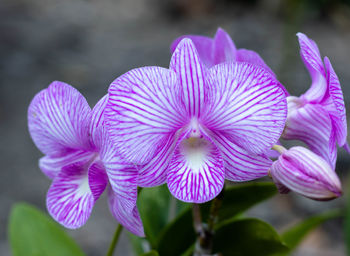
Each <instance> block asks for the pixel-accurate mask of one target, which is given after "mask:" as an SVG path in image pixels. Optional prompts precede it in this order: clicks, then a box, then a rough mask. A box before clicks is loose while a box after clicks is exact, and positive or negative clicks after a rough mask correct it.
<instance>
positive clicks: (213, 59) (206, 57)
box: [170, 28, 289, 95]
mask: <svg viewBox="0 0 350 256" xmlns="http://www.w3.org/2000/svg"><path fill="white" fill-rule="evenodd" d="M184 38H189V39H191V40H192V42H193V43H194V45H195V47H196V49H197V51H198V55H199V57H200V58H201V60H202V62H203V64H204V65H205V66H206V67H207V68H211V67H213V66H215V65H217V64H220V63H223V62H244V63H250V64H253V65H255V66H259V67H261V68H263V69H265V71H267V72H269V73H270V74H271V75H272V76H274V77H276V75H275V73H274V72H273V71H272V70H271V68H270V67H269V66H268V65H266V63H265V62H264V60H263V59H262V58H261V57H260V55H259V54H258V53H256V52H254V51H251V50H247V49H236V46H235V44H234V42H233V41H232V39H231V37H230V35H229V34H228V33H227V32H226V31H225V30H223V29H222V28H218V30H217V31H216V34H215V37H214V38H210V37H205V36H198V35H184V36H180V37H178V38H176V39H175V40H174V41H173V43H172V44H171V46H170V50H171V52H172V53H174V52H175V49H176V47H177V46H178V44H179V43H180V42H181V40H183V39H184ZM279 87H280V88H281V89H282V90H283V91H284V93H285V94H286V95H289V94H288V92H287V90H286V89H285V88H284V86H283V85H282V84H281V83H279Z"/></svg>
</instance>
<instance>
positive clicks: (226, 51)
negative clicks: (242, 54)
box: [207, 28, 237, 68]
mask: <svg viewBox="0 0 350 256" xmlns="http://www.w3.org/2000/svg"><path fill="white" fill-rule="evenodd" d="M213 51H214V56H213V57H214V64H215V65H216V64H219V63H221V62H226V61H234V60H236V55H237V50H236V46H235V44H234V43H233V41H232V39H231V37H230V35H229V34H227V32H226V31H225V30H223V29H222V28H218V30H217V31H216V34H215V38H214V49H213ZM212 66H213V65H212ZM212 66H207V67H209V68H210V67H212Z"/></svg>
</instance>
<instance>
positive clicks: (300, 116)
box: [282, 33, 347, 169]
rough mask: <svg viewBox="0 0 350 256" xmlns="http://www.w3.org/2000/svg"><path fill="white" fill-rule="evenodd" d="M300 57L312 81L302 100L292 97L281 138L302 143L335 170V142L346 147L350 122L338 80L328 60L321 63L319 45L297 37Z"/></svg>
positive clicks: (302, 35) (289, 98)
mask: <svg viewBox="0 0 350 256" xmlns="http://www.w3.org/2000/svg"><path fill="white" fill-rule="evenodd" d="M297 36H298V38H299V44H300V55H301V58H302V60H303V62H304V64H305V66H306V67H307V69H308V70H309V73H310V75H311V78H312V84H311V87H310V89H309V90H308V91H307V92H306V93H305V94H303V95H301V96H300V97H294V96H290V97H288V98H287V102H288V117H287V122H286V128H285V130H284V132H283V134H282V138H284V139H287V140H294V139H297V140H301V141H303V142H305V144H306V145H307V146H308V147H309V148H310V149H311V150H312V151H313V152H315V153H316V154H318V155H320V156H321V157H323V158H324V159H326V161H327V162H328V163H329V164H330V165H331V166H332V168H333V169H334V168H335V162H336V159H337V148H336V143H338V145H339V146H345V145H346V137H347V123H346V114H345V106H344V99H343V93H342V90H341V87H340V83H339V79H338V77H337V75H336V73H335V72H334V70H333V67H332V65H331V63H330V61H329V59H328V58H327V57H325V58H324V62H322V59H321V55H320V52H319V50H318V47H317V45H316V43H315V42H314V41H313V40H311V39H309V38H308V37H307V36H306V35H304V34H302V33H298V34H297Z"/></svg>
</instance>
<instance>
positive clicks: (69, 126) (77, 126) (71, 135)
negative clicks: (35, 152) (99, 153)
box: [28, 82, 91, 156]
mask: <svg viewBox="0 0 350 256" xmlns="http://www.w3.org/2000/svg"><path fill="white" fill-rule="evenodd" d="M90 111H91V110H90V107H89V105H88V103H87V102H86V100H85V98H84V97H83V96H82V95H81V94H80V93H79V92H78V91H77V90H76V89H74V88H73V87H71V86H70V85H68V84H65V83H62V82H53V83H51V84H50V86H49V87H48V88H47V89H45V90H42V91H41V92H39V93H38V94H37V95H36V96H35V97H34V99H33V100H32V102H31V104H30V106H29V109H28V127H29V132H30V135H31V136H32V139H33V141H34V143H35V144H36V146H37V147H38V148H39V149H40V150H41V151H42V152H43V153H44V154H47V155H50V156H61V155H63V154H65V153H66V152H67V151H68V150H70V149H82V150H86V149H89V148H90V143H89V135H88V134H89V133H88V132H89V121H90Z"/></svg>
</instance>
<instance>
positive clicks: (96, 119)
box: [89, 95, 108, 150]
mask: <svg viewBox="0 0 350 256" xmlns="http://www.w3.org/2000/svg"><path fill="white" fill-rule="evenodd" d="M107 101H108V95H105V96H103V97H102V98H101V99H100V100H99V101H98V102H97V104H96V105H95V107H94V108H93V109H92V112H91V123H90V128H89V134H90V140H91V143H92V145H93V146H94V147H95V148H96V149H97V150H99V148H100V147H101V139H102V138H101V136H100V135H101V134H100V131H98V130H99V129H100V128H101V126H103V125H104V116H103V113H104V109H105V108H106V105H107Z"/></svg>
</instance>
